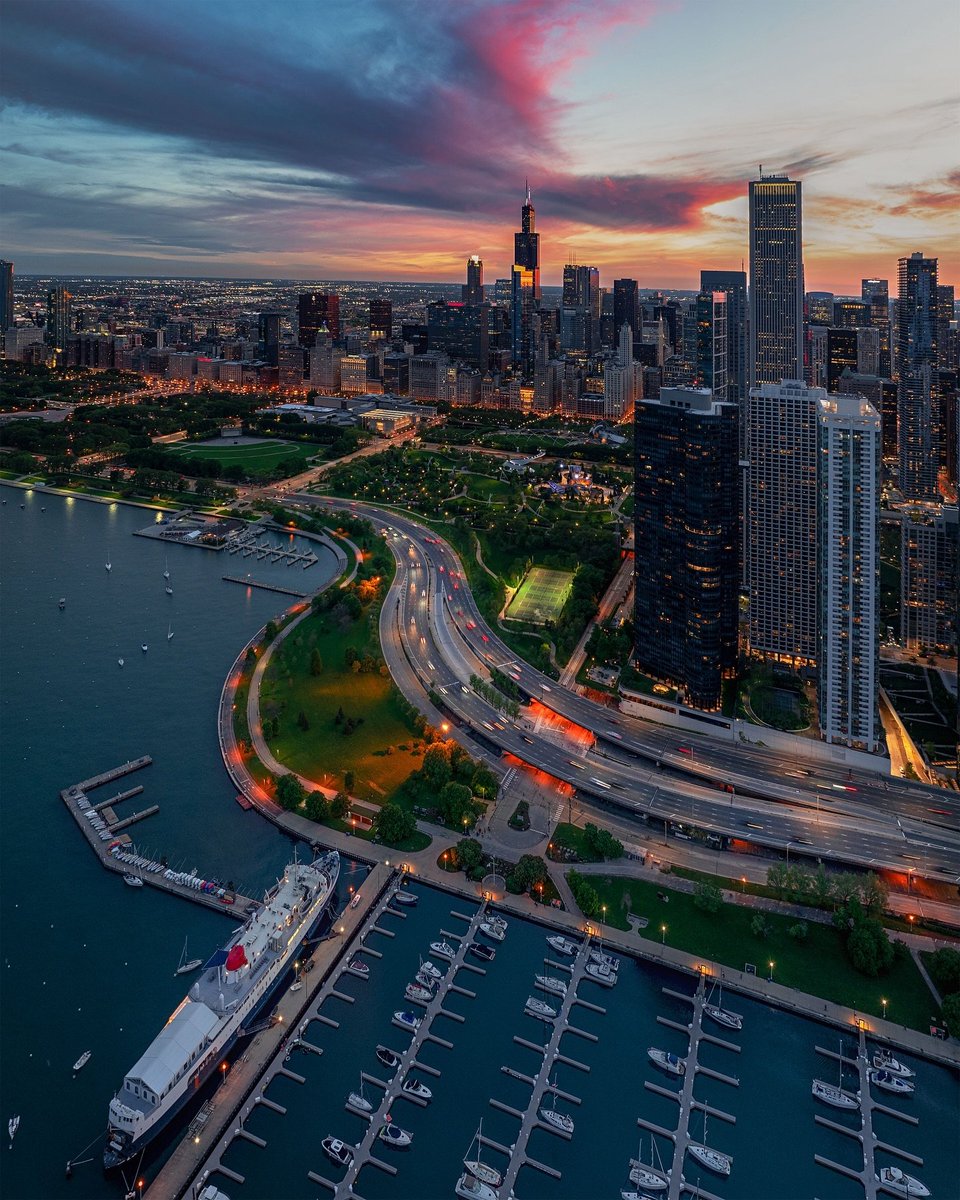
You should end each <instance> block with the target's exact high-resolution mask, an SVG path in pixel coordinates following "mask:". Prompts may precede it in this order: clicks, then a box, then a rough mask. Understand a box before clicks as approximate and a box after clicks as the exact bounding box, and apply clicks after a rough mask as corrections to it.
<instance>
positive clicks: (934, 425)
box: [893, 253, 940, 500]
mask: <svg viewBox="0 0 960 1200" xmlns="http://www.w3.org/2000/svg"><path fill="white" fill-rule="evenodd" d="M937 317H938V312H937V260H936V259H935V258H924V257H923V255H922V254H920V253H917V254H912V255H911V256H910V257H909V258H901V259H900V261H899V297H898V299H897V307H896V322H895V326H894V328H895V338H894V364H893V365H894V370H895V371H896V374H897V384H898V391H897V417H898V419H897V428H898V437H899V443H900V444H899V456H900V480H899V482H900V491H901V492H902V493H903V495H904V497H905V498H906V499H907V500H936V499H937V494H938V493H937V467H938V464H939V460H940V447H939V436H938V433H939V418H940V413H939V409H938V405H937Z"/></svg>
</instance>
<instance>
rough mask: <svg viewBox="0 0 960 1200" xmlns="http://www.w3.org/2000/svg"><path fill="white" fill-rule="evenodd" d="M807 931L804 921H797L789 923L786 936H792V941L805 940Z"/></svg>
mask: <svg viewBox="0 0 960 1200" xmlns="http://www.w3.org/2000/svg"><path fill="white" fill-rule="evenodd" d="M809 932H810V929H809V926H808V925H807V923H806V921H797V922H796V924H795V925H791V926H790V928H789V929H788V930H787V936H788V937H792V938H793V939H794V941H797V942H805V941H806V940H807V934H808V933H809Z"/></svg>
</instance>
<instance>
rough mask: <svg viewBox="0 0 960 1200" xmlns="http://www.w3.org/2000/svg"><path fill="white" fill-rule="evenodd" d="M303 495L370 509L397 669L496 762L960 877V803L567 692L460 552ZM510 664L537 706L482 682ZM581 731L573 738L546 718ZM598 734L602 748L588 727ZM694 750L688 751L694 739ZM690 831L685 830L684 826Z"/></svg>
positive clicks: (385, 519)
mask: <svg viewBox="0 0 960 1200" xmlns="http://www.w3.org/2000/svg"><path fill="white" fill-rule="evenodd" d="M294 499H295V500H296V502H299V503H302V504H305V505H320V506H323V507H327V508H331V509H339V510H341V511H345V512H350V513H354V514H356V515H361V516H366V517H368V518H369V519H370V520H372V521H373V522H374V524H375V525H376V526H377V528H378V529H386V530H387V531H388V541H389V543H390V545H391V547H392V548H393V550H394V554H395V557H396V559H397V563H398V569H397V574H396V577H395V580H394V583H393V586H392V587H391V589H390V592H389V594H388V596H387V599H386V601H385V603H384V606H383V610H382V613H381V641H382V644H383V653H384V657H385V659H386V662H387V665H388V667H389V668H390V671H391V674H392V675H393V677H394V679H395V680H396V682H397V684H398V686H399V687H400V688H401V690H402V691H403V692H404V693H405V694H406V695H407V696H408V697H409V698H410V699H411V700H415V701H416V700H421V702H422V694H423V691H431V690H432V691H433V692H434V694H435V695H437V696H438V697H439V699H440V700H441V701H442V705H443V708H444V709H445V710H446V711H447V712H448V713H449V714H450V716H451V718H452V719H453V720H454V721H456V722H457V723H460V724H462V725H464V726H466V727H468V728H469V731H470V735H471V737H472V738H473V739H474V740H476V741H478V742H479V743H480V744H481V745H482V746H484V747H485V748H486V749H487V750H488V751H489V752H490V753H491V754H492V755H493V756H498V755H500V756H502V755H513V756H514V757H515V758H516V759H518V760H521V761H522V762H524V763H527V764H529V765H530V766H532V767H535V768H538V769H540V770H542V771H544V772H546V773H548V774H549V775H551V776H553V777H554V778H556V779H558V780H562V781H564V782H566V783H569V784H571V785H572V786H573V787H574V788H576V790H577V792H578V793H580V794H581V795H583V796H584V797H590V798H591V799H592V800H593V801H594V802H596V803H598V804H600V805H603V806H604V807H613V808H615V809H619V810H623V811H627V812H632V813H635V814H637V815H638V816H640V815H642V816H644V817H645V818H646V819H647V820H648V821H649V822H650V823H651V824H652V825H653V827H656V825H657V823H658V822H663V823H664V825H665V832H666V829H667V828H670V829H671V832H678V830H677V829H676V828H675V827H676V826H678V825H696V826H698V827H699V828H701V829H703V830H705V831H707V832H708V833H714V834H718V835H723V836H726V837H729V838H735V839H741V840H743V841H748V842H751V843H754V844H755V845H758V846H765V847H769V848H772V849H777V850H780V851H784V850H785V851H786V852H787V856H788V857H789V855H790V853H791V851H792V852H794V853H795V854H796V855H798V856H801V855H802V856H804V857H807V858H810V857H815V858H823V859H830V860H833V861H836V862H845V863H856V864H859V865H862V866H867V867H873V868H878V869H879V868H886V869H891V870H896V871H900V872H902V873H904V874H906V873H913V874H915V875H917V876H923V877H927V878H933V879H939V880H941V881H949V882H954V881H957V880H958V879H960V803H958V800H960V797H958V796H957V794H956V793H953V792H948V791H945V790H942V789H938V788H931V787H928V786H926V785H920V784H911V783H907V782H906V781H900V780H892V779H891V780H884V779H883V778H882V777H879V776H876V775H873V774H870V773H868V772H865V771H857V770H856V769H854V770H852V771H850V770H848V769H847V768H846V767H844V768H837V767H831V766H829V765H821V764H819V763H816V764H814V763H811V762H810V761H809V760H807V761H805V762H798V761H797V760H796V759H790V758H786V757H784V756H782V755H780V754H775V753H772V752H764V751H762V750H758V749H756V748H752V747H734V746H733V745H731V744H730V742H729V741H723V740H721V739H719V738H711V737H707V736H703V735H701V736H695V735H690V734H686V733H678V732H677V731H672V730H670V729H665V728H663V727H660V726H657V725H654V724H651V723H649V722H645V721H640V720H637V719H636V718H633V717H627V716H624V715H623V714H620V713H619V712H617V711H616V710H613V709H611V708H607V707H605V706H604V705H601V704H597V703H595V702H594V701H591V700H588V699H586V698H585V697H582V696H579V695H577V694H576V693H575V692H571V691H569V690H567V689H565V688H562V687H561V686H560V685H559V684H558V683H557V682H556V680H553V679H550V678H549V677H547V676H545V675H543V674H542V673H540V672H539V671H537V670H535V669H534V668H533V667H531V666H529V665H528V664H526V663H525V662H523V661H521V660H519V659H518V658H517V657H516V654H515V652H514V651H513V650H511V649H510V648H509V647H507V646H506V645H505V644H504V643H503V642H501V641H500V639H499V638H498V637H497V635H496V633H495V632H494V631H493V630H492V629H490V628H489V627H488V626H487V625H486V624H485V622H484V621H483V618H482V617H481V615H480V613H479V610H478V609H477V606H476V604H475V602H474V600H473V596H472V594H471V593H470V589H469V587H468V584H467V581H466V579H465V577H464V574H463V571H462V567H461V564H460V561H459V559H458V558H457V556H456V554H455V553H454V551H453V550H452V548H451V547H450V546H449V545H448V544H447V543H445V542H443V541H442V540H441V539H440V538H438V537H437V536H436V535H435V534H434V533H433V531H431V530H429V529H426V528H425V527H423V526H421V525H419V524H418V523H417V522H416V521H414V520H412V519H411V518H409V517H406V516H401V515H399V514H397V513H395V512H391V511H389V510H386V509H380V508H377V507H375V506H373V505H368V504H363V503H356V502H352V501H344V500H337V499H333V498H329V497H318V496H312V495H308V494H305V493H300V494H298V495H297V496H296V497H294ZM494 667H495V668H498V669H499V670H501V671H502V672H503V673H504V674H506V675H508V676H509V677H510V678H511V679H512V680H513V681H514V682H515V684H516V685H517V688H518V689H519V691H520V692H521V694H522V695H523V696H524V697H526V698H528V699H529V701H530V702H531V703H530V705H529V707H527V706H525V707H524V708H523V709H521V714H520V717H519V718H518V719H517V720H514V719H512V718H511V717H509V716H507V715H504V714H503V713H501V712H500V711H498V710H497V708H495V707H494V706H492V705H491V704H490V703H488V701H487V700H486V699H484V698H483V697H482V696H480V695H478V694H477V693H476V692H475V691H474V690H473V688H472V687H471V686H470V679H471V676H474V675H477V676H480V677H482V678H484V679H486V680H488V679H489V672H490V669H491V668H494ZM551 714H556V716H557V717H560V718H562V719H563V721H566V722H570V723H571V724H572V725H574V726H576V727H578V728H577V730H574V731H568V732H563V731H560V730H557V729H556V728H555V726H556V725H557V722H556V721H554V720H548V721H544V720H543V719H542V718H543V715H547V716H550V715H551ZM582 730H586V731H588V732H589V734H590V735H591V737H592V739H595V740H593V744H592V745H589V741H590V739H588V740H587V741H586V742H585V741H584V738H583V736H582V734H581V736H580V737H576V736H573V735H574V734H575V733H579V732H580V731H582ZM681 746H682V747H684V749H683V750H681V749H680V747H681ZM679 832H682V831H679Z"/></svg>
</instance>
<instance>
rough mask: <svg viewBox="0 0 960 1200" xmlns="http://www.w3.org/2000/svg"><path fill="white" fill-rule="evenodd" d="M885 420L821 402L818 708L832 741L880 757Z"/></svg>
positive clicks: (867, 409)
mask: <svg viewBox="0 0 960 1200" xmlns="http://www.w3.org/2000/svg"><path fill="white" fill-rule="evenodd" d="M880 454H881V430H880V414H879V413H878V412H877V411H876V409H875V408H874V407H873V406H872V405H871V404H868V403H867V401H866V400H864V399H863V398H862V397H860V396H829V397H823V396H821V397H820V398H819V399H818V401H817V582H818V586H819V597H818V619H817V633H818V647H817V703H818V707H819V717H820V733H821V735H822V737H823V738H824V740H825V741H827V742H831V743H836V744H842V745H845V746H851V747H853V748H854V749H859V750H866V751H868V752H870V753H876V752H878V751H879V750H881V749H882V745H883V743H882V739H881V731H882V727H881V724H880V711H879V706H878V701H879V695H880V680H879V673H878V668H879V660H880V629H879V621H880Z"/></svg>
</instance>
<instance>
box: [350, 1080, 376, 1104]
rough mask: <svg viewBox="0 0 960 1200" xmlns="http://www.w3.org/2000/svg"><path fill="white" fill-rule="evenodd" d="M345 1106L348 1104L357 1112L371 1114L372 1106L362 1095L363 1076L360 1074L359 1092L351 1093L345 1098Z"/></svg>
mask: <svg viewBox="0 0 960 1200" xmlns="http://www.w3.org/2000/svg"><path fill="white" fill-rule="evenodd" d="M347 1104H349V1105H350V1107H351V1108H355V1109H357V1111H358V1112H363V1113H372V1112H373V1105H372V1104H371V1103H370V1101H369V1100H368V1099H367V1098H366V1096H365V1095H364V1094H363V1075H362V1074H361V1075H360V1091H359V1092H351V1093H350V1095H349V1096H348V1097H347Z"/></svg>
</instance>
